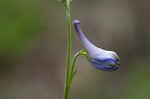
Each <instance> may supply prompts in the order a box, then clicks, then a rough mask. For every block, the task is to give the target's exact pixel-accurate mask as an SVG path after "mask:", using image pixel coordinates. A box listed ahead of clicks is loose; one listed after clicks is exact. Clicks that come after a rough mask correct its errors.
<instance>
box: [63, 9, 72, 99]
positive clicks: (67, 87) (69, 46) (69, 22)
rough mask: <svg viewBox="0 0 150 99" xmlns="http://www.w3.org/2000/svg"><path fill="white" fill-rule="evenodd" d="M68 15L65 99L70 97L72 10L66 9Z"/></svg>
mask: <svg viewBox="0 0 150 99" xmlns="http://www.w3.org/2000/svg"><path fill="white" fill-rule="evenodd" d="M66 17H67V67H66V80H65V88H64V99H68V97H69V89H70V84H69V74H70V61H71V20H70V11H69V10H67V11H66Z"/></svg>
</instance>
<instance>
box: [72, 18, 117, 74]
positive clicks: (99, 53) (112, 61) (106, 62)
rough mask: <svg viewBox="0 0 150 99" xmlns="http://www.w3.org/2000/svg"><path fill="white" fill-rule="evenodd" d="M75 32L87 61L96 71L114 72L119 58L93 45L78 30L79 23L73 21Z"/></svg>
mask: <svg viewBox="0 0 150 99" xmlns="http://www.w3.org/2000/svg"><path fill="white" fill-rule="evenodd" d="M73 24H74V27H75V30H76V32H77V34H78V36H79V38H80V40H81V41H82V43H83V45H84V47H85V49H86V51H87V59H88V60H89V61H90V63H91V64H92V65H93V66H94V67H95V68H98V69H101V70H104V71H115V70H117V69H118V66H119V57H118V55H117V54H116V53H115V52H113V51H107V50H103V49H101V48H98V47H96V46H95V45H93V44H92V43H91V42H90V41H89V40H88V39H87V38H86V37H85V35H84V34H83V32H82V31H81V29H80V26H79V24H80V21H78V20H74V21H73Z"/></svg>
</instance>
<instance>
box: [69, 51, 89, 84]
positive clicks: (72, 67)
mask: <svg viewBox="0 0 150 99" xmlns="http://www.w3.org/2000/svg"><path fill="white" fill-rule="evenodd" d="M86 54H87V53H86V51H85V49H83V50H81V51H79V52H78V53H76V55H75V56H74V58H73V62H72V66H71V72H70V78H69V84H70V85H71V83H72V79H73V77H74V75H75V74H76V72H77V70H74V67H75V63H76V60H77V57H78V56H80V55H86Z"/></svg>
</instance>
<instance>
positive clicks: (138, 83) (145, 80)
mask: <svg viewBox="0 0 150 99" xmlns="http://www.w3.org/2000/svg"><path fill="white" fill-rule="evenodd" d="M132 66H133V67H132V68H131V71H130V73H129V74H128V75H129V77H128V79H127V83H126V84H127V85H126V92H125V93H124V95H125V98H123V99H150V95H149V92H150V86H149V84H150V78H149V70H150V63H149V57H144V56H143V57H141V58H139V59H136V60H135V61H133V64H132Z"/></svg>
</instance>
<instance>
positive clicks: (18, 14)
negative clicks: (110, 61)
mask: <svg viewBox="0 0 150 99" xmlns="http://www.w3.org/2000/svg"><path fill="white" fill-rule="evenodd" d="M149 10H150V1H148V0H73V2H72V9H71V11H72V13H71V15H72V16H71V19H72V21H73V20H74V19H78V20H80V21H81V28H82V31H83V32H84V34H85V35H86V36H87V38H88V39H89V40H90V41H91V42H92V43H94V44H95V45H96V46H98V47H101V48H103V49H107V50H113V51H115V52H117V54H118V55H119V57H120V64H121V65H120V68H119V69H118V70H117V71H115V72H104V71H100V70H97V69H95V68H93V67H92V66H91V65H90V64H89V63H88V61H87V60H86V58H85V57H79V58H78V61H77V64H76V68H77V70H78V72H77V74H76V76H75V79H74V80H73V84H72V87H71V91H70V99H150V95H149V92H150V85H149V84H150V77H149V75H150V72H149V71H150V52H149V51H150V11H149ZM66 35H67V34H66V18H65V11H64V9H63V5H62V4H61V3H60V2H58V1H57V0H1V1H0V99H62V96H63V86H64V79H65V65H66V53H67V52H66V47H67V45H66V40H67V36H66ZM82 48H83V46H82V45H81V42H80V40H79V38H78V36H77V34H76V32H75V31H74V29H73V26H72V49H73V51H72V56H73V55H74V54H75V53H76V52H78V51H79V50H81V49H82Z"/></svg>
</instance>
